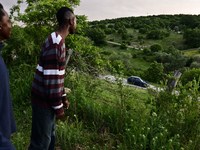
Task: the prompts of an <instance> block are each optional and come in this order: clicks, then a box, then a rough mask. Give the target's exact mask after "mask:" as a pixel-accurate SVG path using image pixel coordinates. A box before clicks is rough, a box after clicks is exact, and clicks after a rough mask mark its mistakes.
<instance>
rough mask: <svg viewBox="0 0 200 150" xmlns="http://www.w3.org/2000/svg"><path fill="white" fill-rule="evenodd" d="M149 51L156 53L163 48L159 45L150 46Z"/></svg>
mask: <svg viewBox="0 0 200 150" xmlns="http://www.w3.org/2000/svg"><path fill="white" fill-rule="evenodd" d="M150 49H151V51H152V52H158V51H162V49H163V47H162V45H161V44H158V43H155V44H153V45H151V46H150Z"/></svg>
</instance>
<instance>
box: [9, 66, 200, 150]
mask: <svg viewBox="0 0 200 150" xmlns="http://www.w3.org/2000/svg"><path fill="white" fill-rule="evenodd" d="M33 74H34V69H33V67H31V66H29V65H21V66H20V67H19V68H12V69H10V78H11V92H12V99H13V105H14V112H15V118H16V122H17V126H18V132H17V133H15V134H13V136H12V142H13V143H14V145H15V146H16V147H17V149H18V150H22V149H26V148H27V147H28V144H29V142H30V131H31V109H30V87H31V82H32V78H33ZM65 84H66V86H67V87H69V88H70V89H71V90H72V91H71V93H68V95H67V97H68V99H69V101H70V108H69V110H66V111H65V113H66V115H65V116H64V118H63V119H62V120H61V121H58V122H57V128H56V136H57V141H56V146H57V147H59V148H61V149H63V150H66V149H70V150H71V149H96V150H100V149H135V150H138V149H155V150H156V149H177V150H180V149H188V150H190V149H199V147H200V145H199V143H200V141H199V135H200V133H199V128H200V125H199V123H200V122H199V101H198V97H199V93H198V90H197V87H198V83H196V82H195V81H193V82H192V83H190V85H189V84H188V85H187V86H182V85H179V88H177V89H176V91H177V92H178V94H171V93H167V92H165V91H160V92H158V91H157V92H156V91H153V90H148V92H147V91H143V90H142V91H141V90H136V89H134V88H132V87H126V86H123V85H122V83H121V82H120V80H118V83H112V84H111V83H107V82H105V81H101V80H99V79H92V78H91V77H90V76H87V75H83V74H80V73H79V74H75V73H71V74H70V75H69V76H66V79H65ZM188 88H190V92H189V93H188V91H187V89H188Z"/></svg>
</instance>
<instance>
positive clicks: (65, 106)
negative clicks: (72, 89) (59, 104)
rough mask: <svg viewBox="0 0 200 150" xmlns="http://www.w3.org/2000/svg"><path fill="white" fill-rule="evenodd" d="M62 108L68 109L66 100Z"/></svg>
mask: <svg viewBox="0 0 200 150" xmlns="http://www.w3.org/2000/svg"><path fill="white" fill-rule="evenodd" d="M63 107H64V108H65V109H68V108H69V102H68V100H66V101H64V102H63Z"/></svg>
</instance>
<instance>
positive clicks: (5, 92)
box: [0, 43, 17, 149]
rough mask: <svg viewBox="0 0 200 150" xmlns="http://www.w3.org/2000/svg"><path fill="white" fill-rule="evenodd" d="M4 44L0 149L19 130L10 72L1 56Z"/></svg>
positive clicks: (0, 61) (0, 78) (0, 80)
mask: <svg viewBox="0 0 200 150" xmlns="http://www.w3.org/2000/svg"><path fill="white" fill-rule="evenodd" d="M3 46H4V44H2V43H0V149H1V145H2V143H3V142H5V140H6V139H7V140H8V141H10V137H11V134H12V133H13V132H16V130H17V127H16V124H15V119H14V114H13V108H12V101H11V96H10V86H9V72H8V70H7V67H6V65H5V63H4V60H3V58H2V56H1V49H2V47H3Z"/></svg>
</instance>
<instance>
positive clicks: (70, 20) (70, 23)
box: [56, 7, 76, 34]
mask: <svg viewBox="0 0 200 150" xmlns="http://www.w3.org/2000/svg"><path fill="white" fill-rule="evenodd" d="M56 17H57V21H58V24H59V27H61V28H63V27H69V33H70V34H73V33H75V30H76V16H75V15H74V12H73V11H72V10H71V9H70V8H68V7H61V8H60V9H59V10H58V12H57V14H56Z"/></svg>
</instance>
